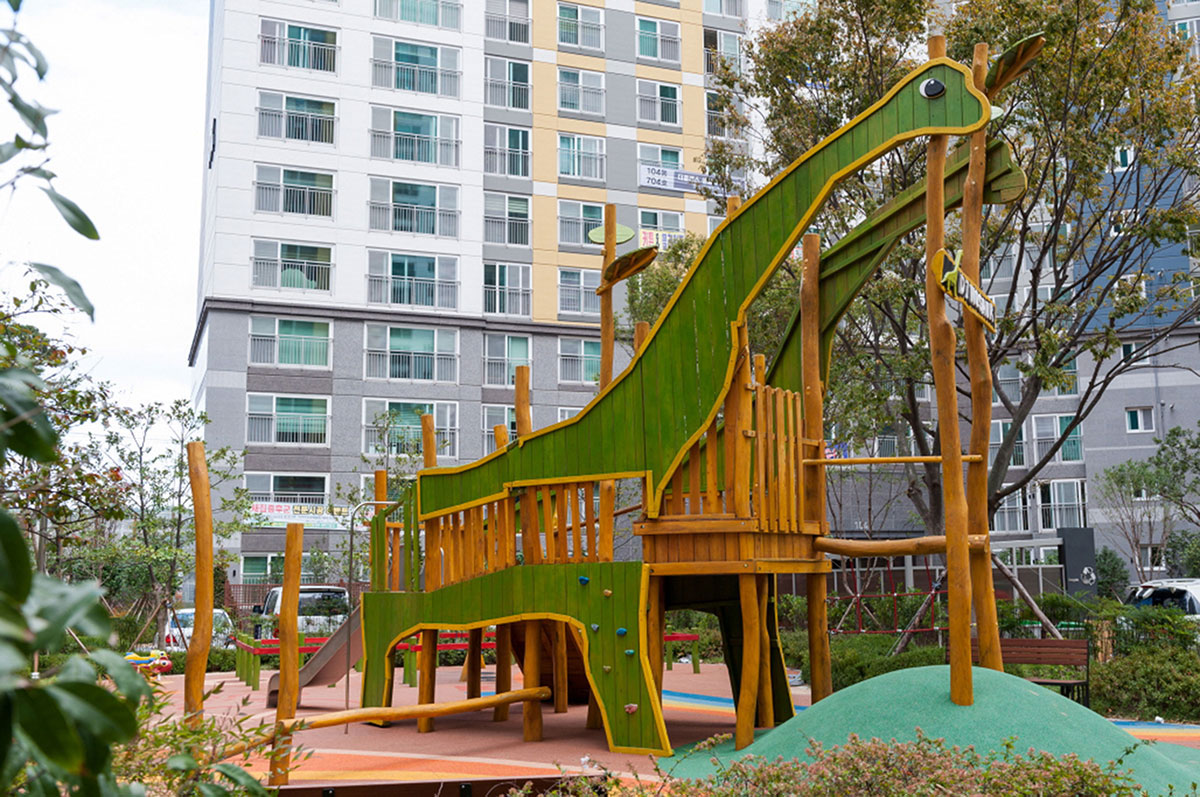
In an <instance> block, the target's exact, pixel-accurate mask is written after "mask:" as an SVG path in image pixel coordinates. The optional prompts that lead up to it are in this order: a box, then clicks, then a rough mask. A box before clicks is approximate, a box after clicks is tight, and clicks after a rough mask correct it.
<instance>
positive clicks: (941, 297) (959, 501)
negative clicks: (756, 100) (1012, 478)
mask: <svg viewBox="0 0 1200 797" xmlns="http://www.w3.org/2000/svg"><path fill="white" fill-rule="evenodd" d="M945 55H946V37H944V36H931V37H930V38H929V57H930V58H942V57H944V56H945ZM945 168H946V136H945V135H944V134H941V135H933V136H930V137H929V142H928V145H927V147H926V154H925V217H926V221H925V224H926V230H925V307H926V309H927V311H928V315H929V319H928V320H929V348H930V356H931V359H932V370H933V384H934V389H935V392H936V394H937V408H938V436H939V438H940V440H941V448H942V505H943V507H944V513H945V525H946V575H947V579H946V581H947V585H948V592H949V600H948V604H949V607H948V608H949V615H950V618H949V625H950V632H949V638H950V640H949V641H950V699H951V700H952V701H953V702H954V703H955V704H957V705H960V706H969V705H971V703H972V702H974V698H973V696H972V691H973V690H972V686H971V581H970V578H971V574H970V566H971V563H970V552H969V551H968V545H967V497H966V493H965V491H964V489H963V479H962V465H963V463H962V448H961V445H962V444H961V440H960V437H959V432H958V395H957V387H956V385H955V349H956V347H957V344H958V340H957V338H956V336H955V333H954V327H952V326H951V325H950V320H949V319H948V318H947V317H946V297H945V294H943V293H942V289H941V285H940V283H939V277H940V275H939V274H935V273H934V270H933V260H934V255H935V254H936V253H937V251H938V250H939V249H941V248H942V246H943V245H944V242H945V213H946V209H945V205H944V203H943V195H944V189H945ZM988 398H989V400H990V398H991V397H990V396H989V397H988Z"/></svg>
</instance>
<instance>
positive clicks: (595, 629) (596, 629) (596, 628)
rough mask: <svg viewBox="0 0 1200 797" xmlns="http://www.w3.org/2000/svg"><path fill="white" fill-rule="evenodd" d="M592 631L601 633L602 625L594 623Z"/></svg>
mask: <svg viewBox="0 0 1200 797" xmlns="http://www.w3.org/2000/svg"><path fill="white" fill-rule="evenodd" d="M592 630H593V631H599V630H600V624H599V623H592Z"/></svg>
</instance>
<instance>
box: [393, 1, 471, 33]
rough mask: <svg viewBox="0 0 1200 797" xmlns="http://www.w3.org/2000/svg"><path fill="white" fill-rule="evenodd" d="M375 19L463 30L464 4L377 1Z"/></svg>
mask: <svg viewBox="0 0 1200 797" xmlns="http://www.w3.org/2000/svg"><path fill="white" fill-rule="evenodd" d="M375 17H376V18H377V19H391V20H395V21H396V22H413V23H416V24H417V25H431V26H434V27H438V28H448V29H449V30H461V29H462V3H453V2H449V0H375Z"/></svg>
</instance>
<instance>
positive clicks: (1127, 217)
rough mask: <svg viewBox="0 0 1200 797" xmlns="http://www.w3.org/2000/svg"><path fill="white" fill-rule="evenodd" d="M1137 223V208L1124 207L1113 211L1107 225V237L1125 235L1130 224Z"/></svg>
mask: <svg viewBox="0 0 1200 797" xmlns="http://www.w3.org/2000/svg"><path fill="white" fill-rule="evenodd" d="M1136 223H1137V208H1125V209H1124V210H1118V211H1116V212H1115V213H1113V217H1112V221H1111V222H1109V225H1108V237H1109V238H1117V237H1119V236H1121V235H1125V234H1126V233H1127V232H1128V231H1129V228H1130V226H1131V225H1134V224H1136Z"/></svg>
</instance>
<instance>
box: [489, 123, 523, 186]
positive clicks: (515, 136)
mask: <svg viewBox="0 0 1200 797" xmlns="http://www.w3.org/2000/svg"><path fill="white" fill-rule="evenodd" d="M483 171H484V172H485V173H487V174H501V175H505V176H508V177H528V176H529V130H528V129H526V128H521V127H505V126H504V125H484V126H483Z"/></svg>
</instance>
